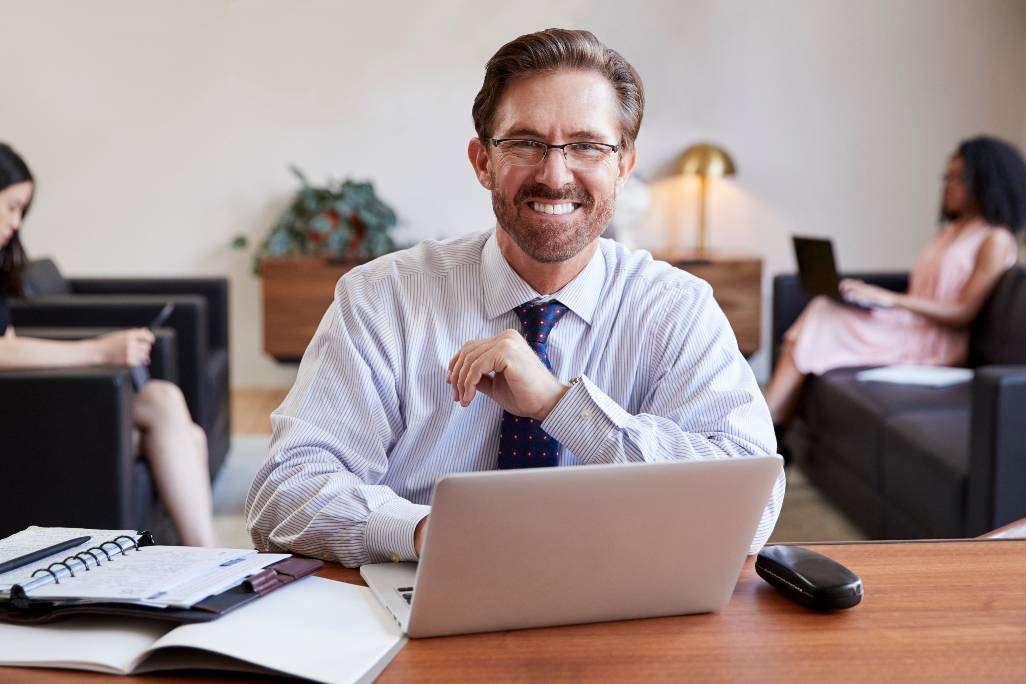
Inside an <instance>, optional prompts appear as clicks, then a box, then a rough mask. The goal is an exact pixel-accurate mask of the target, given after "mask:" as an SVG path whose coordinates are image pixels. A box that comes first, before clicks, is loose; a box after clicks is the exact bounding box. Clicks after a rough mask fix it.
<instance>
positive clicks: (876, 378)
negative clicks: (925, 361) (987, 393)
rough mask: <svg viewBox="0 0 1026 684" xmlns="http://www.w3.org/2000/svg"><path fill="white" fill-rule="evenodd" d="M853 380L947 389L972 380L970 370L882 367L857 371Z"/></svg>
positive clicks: (940, 367) (971, 371)
mask: <svg viewBox="0 0 1026 684" xmlns="http://www.w3.org/2000/svg"><path fill="white" fill-rule="evenodd" d="M855 378H856V379H857V380H860V381H862V382H891V383H897V384H902V385H922V386H926V387H948V386H950V385H958V384H961V383H964V382H969V381H970V380H972V379H973V370H972V369H971V368H950V367H947V366H884V367H883V368H871V369H869V370H864V371H859V372H858V373H856V374H855Z"/></svg>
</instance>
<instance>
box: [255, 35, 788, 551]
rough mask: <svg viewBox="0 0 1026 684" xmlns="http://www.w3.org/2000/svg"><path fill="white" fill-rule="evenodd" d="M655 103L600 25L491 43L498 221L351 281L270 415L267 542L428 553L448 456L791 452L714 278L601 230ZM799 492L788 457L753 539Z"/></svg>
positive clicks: (519, 462)
mask: <svg viewBox="0 0 1026 684" xmlns="http://www.w3.org/2000/svg"><path fill="white" fill-rule="evenodd" d="M643 108H644V94H643V89H642V84H641V80H640V78H639V77H638V75H637V73H636V72H635V71H634V69H633V67H631V66H630V64H628V63H627V62H626V60H624V59H623V57H621V56H620V55H619V54H617V53H616V52H614V51H612V50H610V49H608V48H606V47H605V46H604V45H603V44H602V43H600V42H599V41H598V40H597V39H596V38H595V37H594V36H593V35H592V34H590V33H588V32H586V31H568V30H561V29H550V30H548V31H542V32H539V33H534V34H529V35H526V36H521V37H520V38H517V39H516V40H514V41H512V42H510V43H508V44H507V45H505V46H503V47H502V48H500V50H499V51H498V52H497V53H496V54H495V56H493V57H492V59H491V60H490V61H489V62H488V65H487V67H486V72H485V80H484V84H483V85H482V88H481V91H480V92H479V93H478V95H477V97H476V99H475V101H474V106H473V110H472V111H473V118H474V125H475V128H476V129H477V137H475V138H473V139H472V140H471V141H470V144H469V148H468V153H469V157H470V162H471V165H472V167H473V169H474V173H475V174H476V176H477V179H478V181H479V182H480V183H481V185H482V186H483V187H484V188H486V189H487V190H489V191H490V192H491V196H492V205H493V208H494V210H495V215H496V219H497V224H496V226H495V229H494V230H489V231H486V232H483V233H477V234H471V235H467V236H463V237H457V238H453V239H451V240H447V241H442V242H435V241H428V242H424V243H421V244H420V245H418V246H416V247H414V248H412V249H409V250H405V251H402V252H398V253H395V254H391V255H388V256H385V257H382V258H380V259H377V260H375V261H373V262H371V263H369V264H366V265H364V266H361V267H359V268H356V269H354V270H352V271H350V272H349V273H348V274H347V275H346V276H345V277H343V278H342V279H341V280H340V281H339V283H338V285H337V287H336V289H335V299H334V302H333V304H332V305H331V307H330V308H329V309H328V311H327V313H326V314H325V316H324V319H323V320H322V321H321V325H320V327H319V328H318V330H317V333H316V335H315V336H314V339H313V341H312V342H311V343H310V347H309V348H308V349H307V352H306V354H305V356H304V358H303V362H302V365H301V366H300V369H299V376H298V378H297V380H296V384H295V386H294V387H293V388H292V391H291V392H290V393H289V395H288V397H287V398H286V399H285V401H284V403H283V404H282V406H281V407H279V408H278V410H277V411H275V412H274V414H273V415H272V417H271V420H272V424H273V428H274V434H273V438H272V442H271V449H270V454H269V456H268V459H267V461H266V462H265V464H264V466H263V467H262V468H261V470H260V472H259V473H258V474H257V476H256V479H255V481H254V483H253V486H252V488H251V490H250V494H249V497H248V498H247V501H246V516H247V521H248V525H249V529H250V533H251V535H252V537H253V541H254V543H255V544H256V546H257V548H260V549H287V550H291V551H296V552H299V553H304V554H308V555H311V556H317V557H321V558H326V559H330V560H338V561H341V562H342V563H344V564H345V565H347V566H358V565H362V564H364V563H369V562H380V561H385V560H393V561H402V560H416V559H417V557H418V552H419V548H420V543H421V536H422V533H423V529H424V523H425V521H426V519H427V516H428V515H429V513H430V507H429V506H428V505H427V504H428V503H429V501H430V497H431V490H432V487H433V485H434V483H435V481H436V480H437V479H438V478H439V477H441V476H442V475H445V474H447V473H452V472H460V471H469V470H490V469H494V468H496V467H503V468H507V467H525V466H542V465H560V466H571V465H589V464H599V463H623V462H638V461H649V462H654V461H664V460H675V459H679V460H689V459H710V458H731V457H735V456H745V455H752V454H766V453H773V452H774V451H775V441H774V436H773V430H772V425H771V423H770V418H769V412H768V410H767V408H766V403H765V401H764V400H763V398H762V394H761V393H760V391H759V388H758V385H757V384H756V382H755V378H754V376H753V374H752V371H751V369H750V368H749V366H748V364H747V363H746V362H745V360H744V358H742V356H741V355H740V353H739V351H738V348H737V342H736V340H735V338H734V335H733V333H732V332H731V330H730V327H729V325H728V324H727V321H726V319H725V317H724V316H723V313H722V311H720V309H719V307H718V306H717V305H716V303H715V301H714V300H713V298H712V292H711V289H710V287H709V286H708V285H707V284H706V283H705V282H703V281H701V280H699V279H697V278H694V277H692V276H690V275H688V274H687V273H684V272H683V271H680V270H678V269H675V268H672V267H671V266H669V265H668V264H665V263H661V262H656V261H653V260H652V259H651V257H650V256H649V255H648V254H647V253H645V252H640V251H639V252H631V251H627V250H625V249H624V248H623V247H622V246H620V245H618V244H616V243H614V242H611V241H609V240H605V239H602V238H600V237H599V236H600V235H601V234H602V233H603V232H604V230H605V228H606V226H607V225H608V223H609V221H610V218H611V217H612V213H613V206H614V202H615V198H616V196H617V194H618V192H619V191H620V189H621V188H622V187H623V184H624V182H625V181H626V180H627V177H628V176H629V175H630V172H631V170H632V169H633V168H634V164H635V159H636V156H635V148H634V141H635V138H636V137H637V134H638V130H639V128H640V126H641V118H642V111H643ZM525 335H526V336H527V337H530V339H527V338H526V337H525ZM783 493H784V478H783V474H781V477H780V478H779V479H778V481H777V483H776V485H775V487H774V489H773V493H772V495H771V497H770V499H769V501H768V502H767V505H766V508H765V511H764V514H763V517H762V520H761V522H760V525H759V529H758V532H757V534H756V537H755V539H754V540H753V541H752V545H751V548H750V551H751V552H753V553H754V552H755V551H757V550H758V549H759V548H760V547H761V546H762V545H763V543H764V542H765V541H766V538H767V537H768V536H769V534H770V532H771V531H772V529H773V525H774V524H775V522H776V518H777V515H778V513H779V510H780V505H781V502H782V499H783ZM595 505H596V506H601V505H602V502H600V501H599V502H595ZM510 514H511V515H515V511H511V513H510ZM652 522H653V524H658V523H659V521H652ZM695 524H696V525H700V524H702V521H701V520H696V521H695Z"/></svg>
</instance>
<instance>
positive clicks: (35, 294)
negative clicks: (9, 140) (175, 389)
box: [8, 259, 231, 473]
mask: <svg viewBox="0 0 1026 684" xmlns="http://www.w3.org/2000/svg"><path fill="white" fill-rule="evenodd" d="M24 285H25V294H26V296H25V297H24V298H21V299H11V300H9V301H8V304H9V307H10V310H11V320H12V322H13V323H14V325H15V327H16V328H18V327H23V326H33V327H39V326H43V327H66V326H72V327H82V326H90V327H92V326H103V327H121V328H124V327H138V326H145V325H147V324H148V323H149V321H150V320H152V319H153V317H154V316H155V315H156V314H157V312H158V311H159V310H160V308H161V307H162V306H163V305H164V304H165V303H166V302H172V303H173V304H174V305H175V309H174V312H173V313H172V314H171V316H170V318H169V319H168V320H167V321H166V322H165V323H164V324H163V325H164V326H165V327H167V328H171V329H173V330H174V331H175V334H176V340H177V358H176V365H177V377H178V385H179V387H181V389H182V393H183V394H184V395H185V400H186V403H187V404H188V406H189V411H190V412H191V414H192V418H193V420H194V421H196V423H198V424H199V425H200V426H202V427H203V429H204V431H205V432H206V434H207V441H208V444H209V448H210V464H211V472H212V473H216V472H217V471H218V469H219V468H220V467H221V465H222V464H223V462H224V458H225V456H226V455H227V453H228V448H229V444H230V438H231V424H230V418H231V416H230V410H229V357H228V281H227V279H225V278H140V279H130V278H69V279H65V278H64V277H63V276H61V274H60V272H59V271H58V269H57V267H56V265H55V264H54V263H53V261H51V260H49V259H40V260H36V261H33V262H32V263H30V264H29V265H28V267H27V268H26V270H25V278H24Z"/></svg>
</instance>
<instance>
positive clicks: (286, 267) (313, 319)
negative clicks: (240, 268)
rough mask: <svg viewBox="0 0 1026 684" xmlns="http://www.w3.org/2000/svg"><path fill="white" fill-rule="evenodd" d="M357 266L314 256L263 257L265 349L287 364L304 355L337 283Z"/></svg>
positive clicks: (261, 265)
mask: <svg viewBox="0 0 1026 684" xmlns="http://www.w3.org/2000/svg"><path fill="white" fill-rule="evenodd" d="M355 265H356V264H336V263H332V262H330V261H328V260H326V259H324V258H323V257H312V256H301V257H279V258H274V259H264V260H263V261H262V262H261V264H260V268H261V280H262V283H263V300H264V301H263V303H264V306H263V309H264V351H265V352H267V353H268V354H270V355H271V356H272V357H274V358H275V359H276V360H278V361H282V362H286V363H292V362H296V361H299V360H300V359H301V358H303V352H305V351H306V347H307V345H309V344H310V340H311V339H313V336H314V333H315V332H317V326H318V325H319V324H320V322H321V318H323V317H324V312H325V311H327V310H328V306H329V305H330V304H331V302H332V299H333V298H334V296H335V284H336V283H337V282H338V279H339V278H341V277H342V276H343V275H345V274H346V273H348V272H349V270H350V269H352V268H353V267H354V266H355Z"/></svg>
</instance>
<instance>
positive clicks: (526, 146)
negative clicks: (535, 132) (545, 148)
mask: <svg viewBox="0 0 1026 684" xmlns="http://www.w3.org/2000/svg"><path fill="white" fill-rule="evenodd" d="M512 144H513V149H516V150H533V149H534V148H536V147H538V143H536V142H535V141H533V140H513V141H512Z"/></svg>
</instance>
